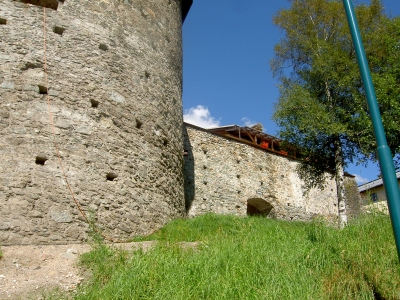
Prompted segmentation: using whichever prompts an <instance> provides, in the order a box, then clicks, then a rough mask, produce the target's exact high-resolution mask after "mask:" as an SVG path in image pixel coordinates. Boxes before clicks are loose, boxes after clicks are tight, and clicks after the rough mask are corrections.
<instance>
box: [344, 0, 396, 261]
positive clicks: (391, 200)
mask: <svg viewBox="0 0 400 300" xmlns="http://www.w3.org/2000/svg"><path fill="white" fill-rule="evenodd" d="M343 4H344V8H345V10H346V16H347V21H348V23H349V27H350V32H351V36H352V39H353V44H354V48H355V50H356V56H357V61H358V66H359V68H360V72H361V78H362V82H363V85H364V89H365V94H366V96H367V102H368V109H369V113H370V115H371V120H372V126H373V129H374V135H375V140H376V144H377V146H378V148H377V153H378V160H379V165H380V167H381V172H382V179H383V185H384V187H385V192H386V198H387V202H388V208H389V214H390V219H391V221H392V227H393V233H394V239H395V242H396V247H397V255H398V258H399V260H400V191H399V186H398V183H397V178H396V172H395V170H394V164H393V158H392V154H391V153H390V148H389V147H388V145H387V141H386V135H385V131H384V129H383V124H382V119H381V114H380V112H379V107H378V102H377V100H376V95H375V90H374V86H373V84H372V79H371V72H370V70H369V67H368V62H367V57H366V55H365V50H364V46H363V43H362V40H361V35H360V31H359V29H358V24H357V19H356V15H355V12H354V8H353V4H352V3H351V0H343Z"/></svg>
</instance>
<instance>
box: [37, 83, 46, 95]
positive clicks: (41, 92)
mask: <svg viewBox="0 0 400 300" xmlns="http://www.w3.org/2000/svg"><path fill="white" fill-rule="evenodd" d="M38 87H39V94H45V95H46V94H47V87H45V86H43V85H38Z"/></svg>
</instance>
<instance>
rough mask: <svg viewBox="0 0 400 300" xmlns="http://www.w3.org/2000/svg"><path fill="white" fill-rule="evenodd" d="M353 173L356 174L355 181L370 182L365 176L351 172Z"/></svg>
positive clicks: (359, 182)
mask: <svg viewBox="0 0 400 300" xmlns="http://www.w3.org/2000/svg"><path fill="white" fill-rule="evenodd" d="M353 175H354V176H356V181H357V183H358V184H359V185H360V184H364V183H367V182H370V180H368V179H367V178H364V177H362V176H361V175H358V174H353Z"/></svg>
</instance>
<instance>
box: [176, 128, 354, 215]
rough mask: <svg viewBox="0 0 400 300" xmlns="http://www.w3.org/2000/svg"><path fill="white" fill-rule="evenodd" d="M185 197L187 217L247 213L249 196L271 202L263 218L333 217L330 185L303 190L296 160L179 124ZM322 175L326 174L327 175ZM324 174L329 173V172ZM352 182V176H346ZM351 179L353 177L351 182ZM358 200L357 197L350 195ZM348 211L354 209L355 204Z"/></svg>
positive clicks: (333, 187) (334, 202) (333, 188)
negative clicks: (182, 145)
mask: <svg viewBox="0 0 400 300" xmlns="http://www.w3.org/2000/svg"><path fill="white" fill-rule="evenodd" d="M184 147H185V149H186V150H187V151H188V156H186V157H185V172H184V173H185V202H186V209H187V211H188V215H189V216H196V215H199V214H203V213H208V212H212V213H218V214H236V215H246V214H247V203H248V201H249V200H250V202H251V201H255V200H254V199H257V201H261V202H266V203H268V204H269V205H272V207H273V209H272V210H271V211H270V212H269V215H268V216H269V217H273V218H277V219H283V220H301V221H309V220H311V219H312V218H313V217H315V216H324V217H325V218H327V219H329V220H336V218H337V215H338V209H337V194H336V184H335V180H334V179H328V184H327V187H326V188H325V189H324V190H319V189H313V190H311V191H310V192H309V193H308V194H307V195H303V189H302V182H301V180H300V178H299V177H298V175H297V173H296V166H297V165H298V162H297V161H295V160H293V159H291V158H288V157H285V156H282V155H279V154H275V153H271V152H267V151H265V150H262V149H258V148H255V147H252V146H249V145H247V144H244V143H240V142H237V141H234V140H231V139H228V138H225V137H222V136H219V135H215V134H212V133H209V132H207V131H206V130H202V129H201V128H198V127H196V126H192V125H190V124H185V126H184ZM327 176H328V175H327ZM329 178H330V177H329ZM349 180H350V181H351V180H352V181H354V179H353V178H351V179H349ZM354 183H355V182H354ZM355 198H356V200H355V201H358V199H359V197H358V198H357V197H355ZM351 207H353V208H352V210H351V211H350V214H352V213H353V211H354V212H355V211H356V207H357V205H356V204H355V205H353V206H351Z"/></svg>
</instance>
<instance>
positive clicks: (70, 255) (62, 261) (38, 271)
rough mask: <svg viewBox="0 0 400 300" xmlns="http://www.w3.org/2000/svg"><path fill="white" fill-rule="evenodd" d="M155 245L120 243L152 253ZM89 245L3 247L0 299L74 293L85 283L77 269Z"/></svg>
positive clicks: (126, 247)
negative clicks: (150, 250)
mask: <svg viewBox="0 0 400 300" xmlns="http://www.w3.org/2000/svg"><path fill="white" fill-rule="evenodd" d="M153 244H154V242H141V243H128V244H117V245H116V247H119V248H122V249H125V250H131V249H139V248H142V249H143V250H148V249H150V248H151V247H152V245H153ZM90 249H91V248H90V245H88V244H71V245H29V246H2V247H1V250H2V252H3V257H2V259H0V299H42V294H43V292H45V291H50V290H52V289H55V288H58V289H59V290H61V291H74V290H75V289H76V287H77V286H78V284H79V283H81V282H82V280H83V279H84V278H83V275H82V272H81V271H80V270H79V268H78V267H77V262H78V258H79V255H81V254H82V253H84V252H88V251H89V250H90Z"/></svg>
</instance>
